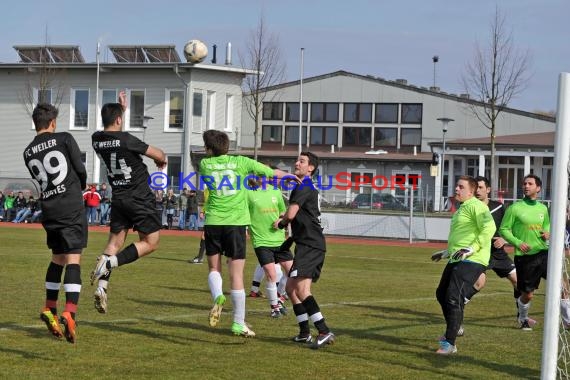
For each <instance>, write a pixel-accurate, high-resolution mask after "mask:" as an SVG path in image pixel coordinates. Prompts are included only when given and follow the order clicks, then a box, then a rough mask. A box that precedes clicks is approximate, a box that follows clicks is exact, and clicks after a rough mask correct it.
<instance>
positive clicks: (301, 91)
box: [299, 48, 309, 155]
mask: <svg viewBox="0 0 570 380" xmlns="http://www.w3.org/2000/svg"><path fill="white" fill-rule="evenodd" d="M304 56H305V48H301V70H300V71H301V75H300V80H299V155H300V154H301V151H302V150H303V69H304V67H303V66H304ZM308 132H309V131H307V134H308Z"/></svg>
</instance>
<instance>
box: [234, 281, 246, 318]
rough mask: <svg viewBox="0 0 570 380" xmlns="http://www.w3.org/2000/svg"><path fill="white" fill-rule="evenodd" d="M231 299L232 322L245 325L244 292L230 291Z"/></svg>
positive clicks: (241, 290)
mask: <svg viewBox="0 0 570 380" xmlns="http://www.w3.org/2000/svg"><path fill="white" fill-rule="evenodd" d="M231 297H232V306H233V308H234V322H235V323H239V324H240V325H245V290H243V289H240V290H234V289H232V291H231Z"/></svg>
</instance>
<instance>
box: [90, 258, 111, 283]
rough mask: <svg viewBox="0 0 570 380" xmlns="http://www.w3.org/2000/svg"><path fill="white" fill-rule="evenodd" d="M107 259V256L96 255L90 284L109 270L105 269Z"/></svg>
mask: <svg viewBox="0 0 570 380" xmlns="http://www.w3.org/2000/svg"><path fill="white" fill-rule="evenodd" d="M108 261H109V256H106V255H101V256H99V257H97V264H95V269H93V272H91V276H90V277H91V285H93V284H94V283H95V281H99V279H100V278H101V277H103V276H106V275H108V274H109V273H110V272H111V271H110V270H109V269H107V262H108Z"/></svg>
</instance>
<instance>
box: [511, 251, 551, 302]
mask: <svg viewBox="0 0 570 380" xmlns="http://www.w3.org/2000/svg"><path fill="white" fill-rule="evenodd" d="M515 266H516V267H517V289H518V290H519V291H521V292H525V293H530V292H533V291H534V290H536V289H538V285H540V279H541V278H544V279H546V273H547V267H548V251H546V250H544V251H540V252H538V253H537V254H534V255H528V256H526V255H525V256H515Z"/></svg>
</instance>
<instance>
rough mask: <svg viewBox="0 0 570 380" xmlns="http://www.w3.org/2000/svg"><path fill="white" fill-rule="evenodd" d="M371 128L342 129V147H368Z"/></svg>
mask: <svg viewBox="0 0 570 380" xmlns="http://www.w3.org/2000/svg"><path fill="white" fill-rule="evenodd" d="M371 140H372V128H359V127H344V128H343V129H342V145H343V146H346V145H370V142H371Z"/></svg>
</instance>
